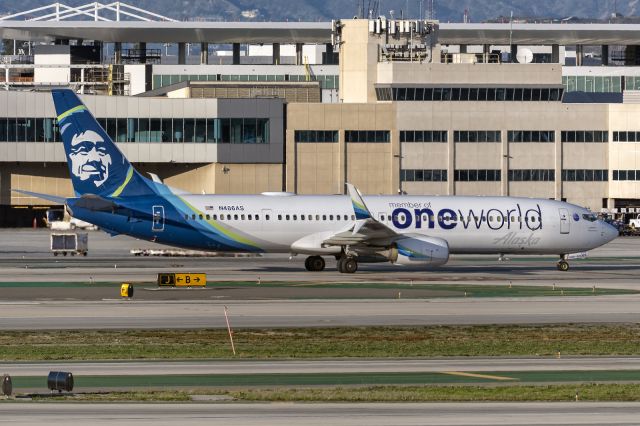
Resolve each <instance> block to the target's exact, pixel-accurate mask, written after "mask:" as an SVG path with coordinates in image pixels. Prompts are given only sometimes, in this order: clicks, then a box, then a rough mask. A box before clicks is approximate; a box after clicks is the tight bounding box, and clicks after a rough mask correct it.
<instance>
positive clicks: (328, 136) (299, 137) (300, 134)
mask: <svg viewBox="0 0 640 426" xmlns="http://www.w3.org/2000/svg"><path fill="white" fill-rule="evenodd" d="M294 140H295V142H311V143H326V142H329V143H332V142H338V131H337V130H296V131H295V133H294Z"/></svg>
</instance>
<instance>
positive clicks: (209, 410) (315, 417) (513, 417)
mask: <svg viewBox="0 0 640 426" xmlns="http://www.w3.org/2000/svg"><path fill="white" fill-rule="evenodd" d="M639 418H640V403H601V402H598V403H585V402H575V403H544V402H543V403H513V402H510V403H482V404H478V403H426V404H425V403H399V404H389V403H366V404H350V403H338V404H291V403H275V404H262V403H254V404H245V403H242V404H241V403H238V404H235V403H234V404H182V405H180V404H117V405H116V404H88V403H83V404H75V403H65V404H49V403H38V404H29V403H10V404H0V422H6V423H7V424H12V425H21V426H27V425H41V424H47V425H65V426H66V425H69V424H72V425H76V424H83V425H86V424H91V425H105V424H132V423H135V424H139V425H171V426H175V425H176V424H179V425H181V426H193V425H218V424H220V425H222V424H224V425H231V426H233V425H247V424H251V425H258V426H260V425H279V426H288V425H295V426H298V425H301V424H304V425H306V426H314V425H345V426H350V425H364V424H366V425H369V426H378V425H390V424H393V425H398V426H410V425H411V426H413V425H424V424H429V425H441V426H445V425H446V426H471V425H497V424H499V425H519V426H524V425H547V424H555V425H602V424H607V425H637V424H638V419H639Z"/></svg>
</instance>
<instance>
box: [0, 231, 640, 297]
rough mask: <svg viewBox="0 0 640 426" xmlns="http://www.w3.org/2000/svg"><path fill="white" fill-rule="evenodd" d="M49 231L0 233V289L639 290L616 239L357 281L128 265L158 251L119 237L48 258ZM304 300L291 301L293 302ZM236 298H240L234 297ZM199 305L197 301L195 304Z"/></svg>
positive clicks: (392, 269)
mask: <svg viewBox="0 0 640 426" xmlns="http://www.w3.org/2000/svg"><path fill="white" fill-rule="evenodd" d="M49 235H50V233H49V230H47V229H39V230H6V229H5V230H0V242H1V244H0V282H10V281H11V282H16V281H18V282H47V281H58V282H107V281H108V282H113V281H115V282H121V281H126V282H130V281H134V282H148V283H151V282H155V280H156V277H157V274H158V273H159V272H205V273H207V275H208V279H209V280H216V281H254V282H257V281H258V280H260V281H263V282H264V281H294V282H310V281H311V282H318V281H320V282H352V283H358V282H378V281H384V282H397V283H409V282H412V281H413V282H415V283H421V282H428V283H434V284H438V283H454V284H460V283H463V284H468V285H473V284H500V285H502V284H505V283H509V282H512V283H513V284H514V285H551V284H552V283H554V282H555V283H558V285H562V286H565V287H570V286H572V287H591V286H593V285H596V286H597V287H601V288H604V287H611V288H628V289H635V290H640V280H638V277H639V276H640V238H635V237H625V238H618V239H617V240H614V241H613V242H611V243H609V244H607V245H606V246H604V247H601V248H598V249H596V250H593V251H592V252H590V253H589V256H590V257H589V259H587V260H576V261H572V262H570V263H571V266H572V268H571V270H569V271H568V272H559V271H558V270H557V269H556V259H555V258H554V257H552V256H542V257H538V256H525V257H521V256H513V257H512V259H511V260H510V261H505V262H499V261H498V260H497V257H496V256H452V258H451V260H450V262H449V263H448V264H447V265H445V266H444V267H441V268H437V269H429V270H425V269H420V268H415V267H399V266H393V265H390V264H386V263H385V264H362V265H360V268H359V270H358V272H357V273H356V274H341V273H339V272H337V270H336V266H335V261H334V260H333V259H332V258H329V257H328V258H325V259H326V260H327V269H326V270H325V271H323V272H307V271H305V270H304V256H297V257H294V258H293V259H291V260H290V259H289V256H288V255H286V254H267V255H263V256H260V257H239V258H229V257H218V258H215V257H206V258H201V257H198V258H187V257H134V256H133V255H131V254H130V250H131V249H137V248H161V247H162V246H160V245H158V244H153V243H150V242H146V241H140V240H136V239H133V238H130V237H126V236H117V237H110V236H108V235H107V234H105V233H104V232H100V231H93V232H89V255H88V256H87V257H86V258H85V257H54V256H53V255H52V254H51V252H50V251H49ZM300 296H304V292H303V293H302V295H293V297H300ZM237 297H240V298H241V297H242V295H238V296H237ZM197 298H199V296H197Z"/></svg>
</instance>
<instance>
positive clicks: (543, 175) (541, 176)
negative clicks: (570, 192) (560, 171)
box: [508, 169, 556, 182]
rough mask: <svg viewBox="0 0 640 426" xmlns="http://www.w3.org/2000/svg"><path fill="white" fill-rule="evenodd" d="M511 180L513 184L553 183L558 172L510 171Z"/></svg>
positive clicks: (543, 170)
mask: <svg viewBox="0 0 640 426" xmlns="http://www.w3.org/2000/svg"><path fill="white" fill-rule="evenodd" d="M508 176H509V180H510V181H512V182H553V181H555V180H556V171H555V170H553V169H530V170H527V169H525V170H519V169H517V170H509V172H508Z"/></svg>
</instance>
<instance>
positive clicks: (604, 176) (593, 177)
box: [562, 169, 609, 182]
mask: <svg viewBox="0 0 640 426" xmlns="http://www.w3.org/2000/svg"><path fill="white" fill-rule="evenodd" d="M608 179H609V171H608V170H606V169H604V170H593V169H565V170H563V171H562V180H563V181H565V182H606V181H607V180H608Z"/></svg>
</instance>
